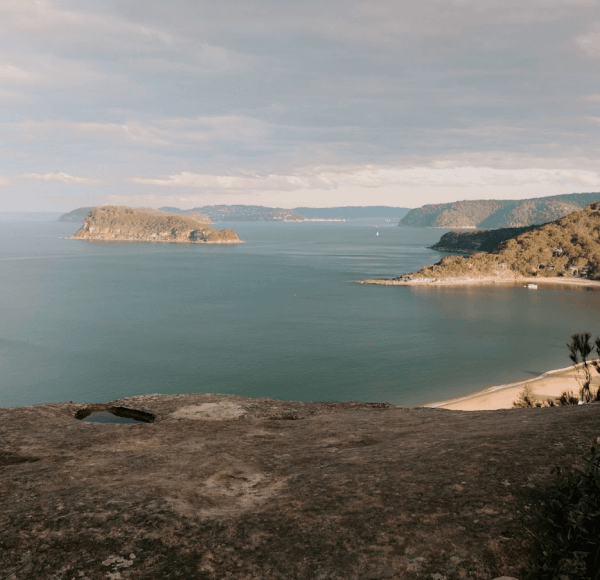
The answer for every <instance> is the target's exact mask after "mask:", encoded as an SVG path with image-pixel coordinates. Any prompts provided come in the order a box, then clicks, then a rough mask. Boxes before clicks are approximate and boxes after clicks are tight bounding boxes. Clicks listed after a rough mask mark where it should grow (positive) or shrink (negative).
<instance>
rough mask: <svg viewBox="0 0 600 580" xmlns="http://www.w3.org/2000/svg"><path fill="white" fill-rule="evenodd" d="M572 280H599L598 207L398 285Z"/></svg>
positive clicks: (405, 278) (458, 258) (402, 279)
mask: <svg viewBox="0 0 600 580" xmlns="http://www.w3.org/2000/svg"><path fill="white" fill-rule="evenodd" d="M556 276H572V277H579V278H585V279H588V280H600V203H598V202H596V203H592V204H590V205H589V206H587V207H586V208H584V209H582V210H579V211H576V212H574V213H572V214H570V215H568V216H566V217H564V218H561V219H559V220H556V221H554V222H551V223H548V224H545V225H543V226H540V227H538V228H535V229H533V230H531V231H527V232H525V233H522V234H520V235H518V236H516V237H514V238H510V239H508V240H505V241H503V242H501V243H500V244H499V245H498V247H497V250H496V251H495V252H492V253H478V254H473V255H472V256H469V257H467V258H465V257H463V256H446V257H444V258H443V259H442V260H441V261H439V262H438V263H436V264H434V265H431V266H425V267H424V268H422V269H421V270H420V271H418V272H414V273H410V274H403V275H401V276H398V277H397V278H395V279H394V280H397V281H400V282H433V281H443V280H449V279H458V280H464V279H471V280H477V279H515V278H516V279H518V278H529V277H539V278H552V277H556Z"/></svg>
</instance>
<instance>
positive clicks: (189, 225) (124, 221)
mask: <svg viewBox="0 0 600 580" xmlns="http://www.w3.org/2000/svg"><path fill="white" fill-rule="evenodd" d="M71 213H73V212H71ZM63 221H70V220H63ZM208 223H211V222H210V219H209V218H208V217H207V216H205V215H203V214H200V213H198V212H194V213H188V214H186V215H177V214H173V213H169V212H166V211H161V210H155V209H151V208H132V207H122V206H112V205H105V206H100V207H96V208H93V209H92V210H91V211H89V213H88V214H87V215H86V216H85V217H84V218H83V225H82V227H81V228H80V229H79V230H77V231H76V232H75V233H74V234H73V235H72V236H71V239H74V240H99V241H132V242H172V243H199V244H239V243H241V240H240V239H239V238H238V235H237V233H236V232H235V231H234V230H230V229H223V230H216V229H214V228H211V227H210V226H209V225H208Z"/></svg>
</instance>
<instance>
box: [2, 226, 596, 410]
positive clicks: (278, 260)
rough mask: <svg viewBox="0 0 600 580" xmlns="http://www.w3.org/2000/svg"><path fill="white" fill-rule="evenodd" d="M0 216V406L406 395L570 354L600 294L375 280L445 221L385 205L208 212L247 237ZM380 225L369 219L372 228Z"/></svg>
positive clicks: (518, 371)
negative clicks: (395, 216)
mask: <svg viewBox="0 0 600 580" xmlns="http://www.w3.org/2000/svg"><path fill="white" fill-rule="evenodd" d="M55 220H56V216H54V215H41V214H40V215H26V214H1V215H0V406H19V405H31V404H38V403H49V402H59V401H67V400H73V401H78V402H100V401H109V400H112V399H115V398H119V397H125V396H130V395H138V394H144V393H195V392H210V393H231V394H238V395H244V396H250V397H273V398H280V399H295V400H302V401H317V400H320V401H322V400H361V401H387V402H391V403H394V404H397V405H411V406H412V405H418V404H423V403H426V402H430V401H434V400H441V399H448V398H452V397H456V396H459V395H463V394H466V393H469V392H472V391H474V390H477V389H481V388H484V387H487V386H492V385H496V384H503V383H508V382H514V381H518V380H521V379H527V378H531V377H533V376H535V375H538V374H541V373H543V372H545V371H547V370H549V369H552V368H557V367H564V366H567V365H568V364H569V362H570V361H569V359H568V356H567V349H566V346H565V343H566V342H567V341H568V340H569V336H570V334H571V333H573V332H577V331H583V330H589V331H590V332H593V333H594V335H595V334H596V333H600V293H599V292H598V291H595V290H589V289H560V288H543V287H542V286H540V288H539V289H538V290H537V291H532V290H527V289H526V288H523V287H521V286H514V287H505V286H502V287H494V286H481V287H471V288H459V287H447V288H440V287H438V288H419V287H412V288H411V287H385V286H367V285H359V284H353V283H352V280H356V279H362V278H372V277H391V276H395V275H397V274H400V273H402V272H406V271H413V270H416V269H419V268H421V267H422V266H423V265H425V264H428V263H432V262H435V261H438V260H439V259H440V257H441V256H442V255H441V254H440V253H438V252H435V251H432V250H429V249H427V246H429V245H431V244H432V243H434V242H435V241H437V240H438V239H439V237H440V236H441V235H442V233H444V230H437V229H412V228H400V227H397V226H396V224H395V223H392V222H387V221H385V220H379V221H378V220H364V221H362V220H357V221H350V222H336V223H324V222H312V223H222V224H218V225H217V227H219V228H220V227H232V228H233V229H235V230H236V231H237V232H238V234H239V236H240V238H242V239H243V240H244V241H245V243H244V244H240V245H223V246H216V245H215V246H202V245H179V244H160V245H159V244H143V243H115V242H112V243H110V242H106V243H104V242H102V243H98V242H96V243H90V242H85V241H75V240H69V239H66V237H67V236H69V235H70V234H72V233H73V232H74V231H75V230H76V229H77V228H78V225H77V224H73V223H62V222H58V221H55ZM376 232H379V235H376Z"/></svg>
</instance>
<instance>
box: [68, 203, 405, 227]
mask: <svg viewBox="0 0 600 580" xmlns="http://www.w3.org/2000/svg"><path fill="white" fill-rule="evenodd" d="M92 209H94V208H93V207H80V208H77V209H74V210H73V211H70V212H68V213H65V214H63V215H62V216H60V217H59V218H58V221H61V222H81V220H82V219H83V218H84V217H86V216H87V215H88V214H89V213H90V211H91V210H92ZM144 209H146V208H144ZM151 211H154V212H160V211H162V212H166V213H169V214H177V215H182V216H186V217H194V219H197V220H199V221H201V222H202V223H212V222H222V221H228V222H312V221H345V220H350V219H374V218H382V219H387V220H394V221H395V220H399V219H400V218H401V217H403V216H404V215H406V214H407V213H408V212H409V211H410V209H409V208H405V207H389V206H345V207H319V208H314V207H296V208H293V209H285V208H281V207H264V206H262V205H205V206H202V207H195V208H192V209H180V208H178V207H170V206H166V207H160V208H158V209H157V210H151ZM198 214H202V215H203V216H204V219H200V218H198V217H197V215H198Z"/></svg>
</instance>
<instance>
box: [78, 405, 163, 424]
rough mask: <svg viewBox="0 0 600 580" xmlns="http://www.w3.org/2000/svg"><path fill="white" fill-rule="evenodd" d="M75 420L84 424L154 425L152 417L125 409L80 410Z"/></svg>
mask: <svg viewBox="0 0 600 580" xmlns="http://www.w3.org/2000/svg"><path fill="white" fill-rule="evenodd" d="M75 418H76V419H80V420H82V421H84V422H86V423H138V422H140V421H141V422H142V423H154V415H153V414H152V413H146V412H145V411H138V410H137V409H128V408H127V407H95V408H94V407H92V408H90V409H81V410H80V411H77V413H75Z"/></svg>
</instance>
